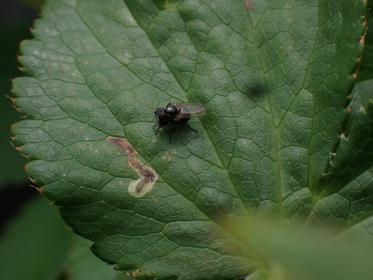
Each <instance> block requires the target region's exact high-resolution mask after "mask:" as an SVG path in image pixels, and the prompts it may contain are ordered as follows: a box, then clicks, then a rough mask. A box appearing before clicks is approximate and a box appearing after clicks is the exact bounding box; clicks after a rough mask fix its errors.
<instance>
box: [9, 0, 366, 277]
mask: <svg viewBox="0 0 373 280" xmlns="http://www.w3.org/2000/svg"><path fill="white" fill-rule="evenodd" d="M365 15H366V7H365V6H364V1H360V0H359V1H357V0H356V1H351V0H342V1H338V2H337V3H334V2H333V3H332V2H331V1H316V0H313V1H309V0H307V1H295V0H294V1H280V0H273V1H237V0H229V1H227V0H214V1H212V0H211V1H202V0H185V1H171V0H168V1H161V0H154V1H150V0H139V1H132V0H128V1H120V0H112V1H108V2H106V1H99V0H95V1H93V0H76V1H74V0H50V1H49V2H48V3H47V5H46V6H45V7H44V10H43V16H42V19H40V20H38V21H37V22H36V23H35V30H34V32H33V33H34V36H35V39H34V40H31V41H26V42H24V43H23V44H22V45H21V51H22V53H23V56H22V57H21V62H22V64H23V65H24V71H25V72H26V73H28V74H29V76H30V77H23V78H19V79H17V80H16V81H15V82H14V89H15V92H16V95H17V99H16V104H17V106H19V107H20V108H21V109H22V110H23V111H24V112H25V113H26V114H28V115H29V116H30V119H29V120H25V121H22V122H19V123H17V124H16V125H15V126H14V132H15V135H16V141H17V143H19V145H20V150H21V151H22V152H24V153H26V154H28V155H30V156H31V157H32V158H34V161H32V162H30V163H29V164H28V165H27V170H28V172H29V174H30V175H31V176H32V177H33V178H34V179H35V180H36V182H37V183H38V184H40V185H41V186H43V191H44V193H45V194H46V196H47V197H48V198H49V199H51V200H53V201H54V202H56V203H57V204H58V205H60V206H61V211H62V215H63V217H64V219H65V220H66V221H67V223H68V224H69V225H70V226H72V227H73V228H74V230H75V231H76V232H78V233H79V234H81V235H83V236H84V237H87V238H89V239H91V240H92V241H94V245H93V250H94V251H95V253H96V254H97V255H98V256H100V257H101V258H102V259H104V260H106V261H107V262H109V263H115V264H118V266H119V268H120V269H122V270H128V271H134V272H133V275H135V276H136V277H139V278H141V277H143V278H150V279H151V278H154V277H157V279H176V278H178V279H180V280H183V279H234V278H238V277H240V276H244V275H247V274H249V273H250V272H251V271H252V268H251V265H250V264H248V262H247V259H246V258H244V257H243V256H241V254H240V253H239V252H237V248H236V245H235V244H234V242H232V241H231V240H230V239H229V238H227V236H226V235H225V233H224V232H223V231H222V229H221V219H222V215H225V214H229V213H237V214H243V213H247V212H252V211H254V212H255V211H266V212H273V213H277V214H278V215H280V216H282V217H295V216H298V217H299V216H300V217H307V216H309V217H316V214H315V213H316V210H315V209H314V204H316V207H317V208H319V207H320V206H318V205H319V203H322V201H323V200H324V198H325V199H328V197H331V196H333V195H335V194H336V193H337V192H338V191H340V190H341V189H344V187H347V186H348V185H349V184H353V180H354V179H355V178H357V177H358V178H360V177H359V176H364V174H366V172H369V171H367V170H368V169H369V167H370V166H371V163H370V161H369V159H367V158H365V157H364V151H365V149H369V145H370V142H369V141H370V140H369V139H371V138H369V137H370V136H369V137H368V139H365V138H364V137H366V136H367V135H370V132H369V127H370V123H371V115H369V117H364V116H363V115H359V114H358V113H357V112H356V113H355V109H353V110H352V117H349V116H350V114H351V113H349V110H348V108H346V104H348V102H349V100H348V98H347V97H348V96H349V94H350V92H351V90H352V88H353V86H354V79H353V77H354V71H356V67H357V65H356V58H357V57H359V56H360V55H361V47H360V45H359V38H360V37H361V35H362V34H364V32H365V29H364V27H365V26H364V25H363V24H362V21H363V18H364V16H365ZM367 88H368V87H366V88H365V89H361V90H367ZM357 90H359V89H357ZM367 96H368V97H367V98H368V99H369V98H370V97H369V96H371V93H369V92H367ZM168 102H200V103H202V104H204V106H205V108H206V115H205V116H203V117H201V118H195V119H192V120H191V121H190V122H189V124H190V125H191V126H192V127H193V128H195V129H197V130H198V133H193V132H192V131H189V130H187V129H180V130H178V131H176V132H175V133H174V135H173V141H172V144H170V143H169V141H168V135H167V132H164V133H161V135H159V136H157V135H154V132H153V129H152V127H153V125H154V121H153V111H154V109H155V108H156V107H159V106H165V105H166V104H167V103H168ZM359 102H365V103H364V104H366V102H367V99H364V100H360V101H359V99H356V100H355V99H353V101H352V103H351V107H357V106H358V105H357V104H359ZM367 118H368V119H367ZM349 119H350V122H348V127H349V128H350V134H349V136H348V137H349V138H350V139H351V143H350V144H349V145H347V146H346V147H344V146H343V145H342V144H341V141H340V139H341V137H342V136H343V133H344V132H343V129H344V127H345V125H346V120H349ZM361 135H362V136H364V137H361ZM363 138H364V139H363ZM339 150H343V152H338V151H339ZM360 150H361V152H358V151H360ZM336 151H337V152H336ZM335 153H336V154H337V156H338V157H337V158H336V159H335V160H336V161H335V162H334V161H331V156H333V155H334V154H335ZM339 155H341V157H340V156H339ZM351 158H353V160H354V164H355V165H356V168H355V167H354V168H353V172H349V171H346V170H345V169H346V168H348V167H349V161H348V159H351ZM333 159H334V158H333ZM334 169H336V170H334ZM145 171H146V172H147V173H146V172H145ZM146 174H148V175H149V174H150V175H151V176H150V177H151V178H152V179H149V178H150V177H149V176H148V177H147V175H146ZM139 177H140V178H139ZM145 179H146V180H150V181H149V182H150V183H151V188H150V192H148V193H147V194H146V195H144V196H142V197H134V196H133V195H131V194H130V193H129V192H128V186H129V185H130V186H131V184H132V186H133V184H139V182H140V181H141V180H145ZM141 182H142V181H141ZM149 182H147V183H149ZM334 182H338V184H334ZM153 183H154V185H153ZM359 187H361V186H359ZM327 204H328V205H329V202H328V203H327ZM330 205H331V204H330ZM364 205H365V206H366V205H369V201H366V203H365V204H364ZM368 208H369V207H368ZM331 211H332V209H331ZM349 211H350V210H348V212H346V213H345V214H346V215H347V216H349ZM367 213H369V211H367ZM318 216H319V215H318Z"/></svg>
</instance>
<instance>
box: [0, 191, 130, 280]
mask: <svg viewBox="0 0 373 280" xmlns="http://www.w3.org/2000/svg"><path fill="white" fill-rule="evenodd" d="M89 247H90V242H89V241H87V240H84V239H83V238H80V237H76V236H74V235H73V234H72V233H71V231H70V230H68V229H67V228H66V226H65V224H64V222H63V221H62V220H61V218H60V215H59V214H58V211H57V210H56V208H55V207H51V206H50V205H48V203H47V201H46V200H44V199H41V198H37V199H34V200H33V201H31V202H30V203H29V204H28V205H27V206H26V207H25V208H24V209H23V211H22V213H21V214H20V216H19V217H16V218H15V221H14V222H13V223H11V224H10V225H9V227H8V228H7V230H6V232H5V234H4V235H2V236H0V279H14V280H60V279H61V277H65V276H66V277H67V279H69V280H125V279H128V277H127V276H126V275H125V274H123V273H122V272H118V271H115V270H114V268H113V267H112V266H109V265H106V264H105V263H103V262H102V261H101V260H99V259H98V258H97V257H96V256H94V255H93V253H92V252H91V250H90V248H89ZM63 279H64V278H63Z"/></svg>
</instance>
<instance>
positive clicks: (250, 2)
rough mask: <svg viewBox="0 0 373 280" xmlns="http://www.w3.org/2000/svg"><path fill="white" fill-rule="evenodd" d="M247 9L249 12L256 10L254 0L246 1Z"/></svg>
mask: <svg viewBox="0 0 373 280" xmlns="http://www.w3.org/2000/svg"><path fill="white" fill-rule="evenodd" d="M244 3H245V7H246V9H247V10H248V11H253V10H254V3H253V1H252V0H244Z"/></svg>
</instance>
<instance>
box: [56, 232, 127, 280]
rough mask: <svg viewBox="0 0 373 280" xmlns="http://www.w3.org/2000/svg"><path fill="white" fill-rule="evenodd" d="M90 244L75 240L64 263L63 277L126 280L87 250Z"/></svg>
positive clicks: (78, 279)
mask: <svg viewBox="0 0 373 280" xmlns="http://www.w3.org/2000/svg"><path fill="white" fill-rule="evenodd" d="M90 246H91V242H89V241H87V240H83V239H82V238H75V240H74V242H73V244H72V249H71V250H70V252H69V254H68V256H67V259H66V261H65V268H64V271H63V275H66V278H67V279H69V280H127V279H129V278H127V277H126V275H124V274H123V273H119V272H117V271H115V270H114V269H113V268H112V267H110V266H108V265H106V264H104V263H103V262H102V261H100V260H99V259H98V258H97V257H95V256H94V255H92V252H91V251H90V250H89V247H90Z"/></svg>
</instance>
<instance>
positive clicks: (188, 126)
mask: <svg viewBox="0 0 373 280" xmlns="http://www.w3.org/2000/svg"><path fill="white" fill-rule="evenodd" d="M185 125H186V126H187V128H189V129H190V130H191V131H194V132H196V133H198V130H197V129H194V128H193V127H191V126H190V125H189V124H187V123H186V124H185Z"/></svg>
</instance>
